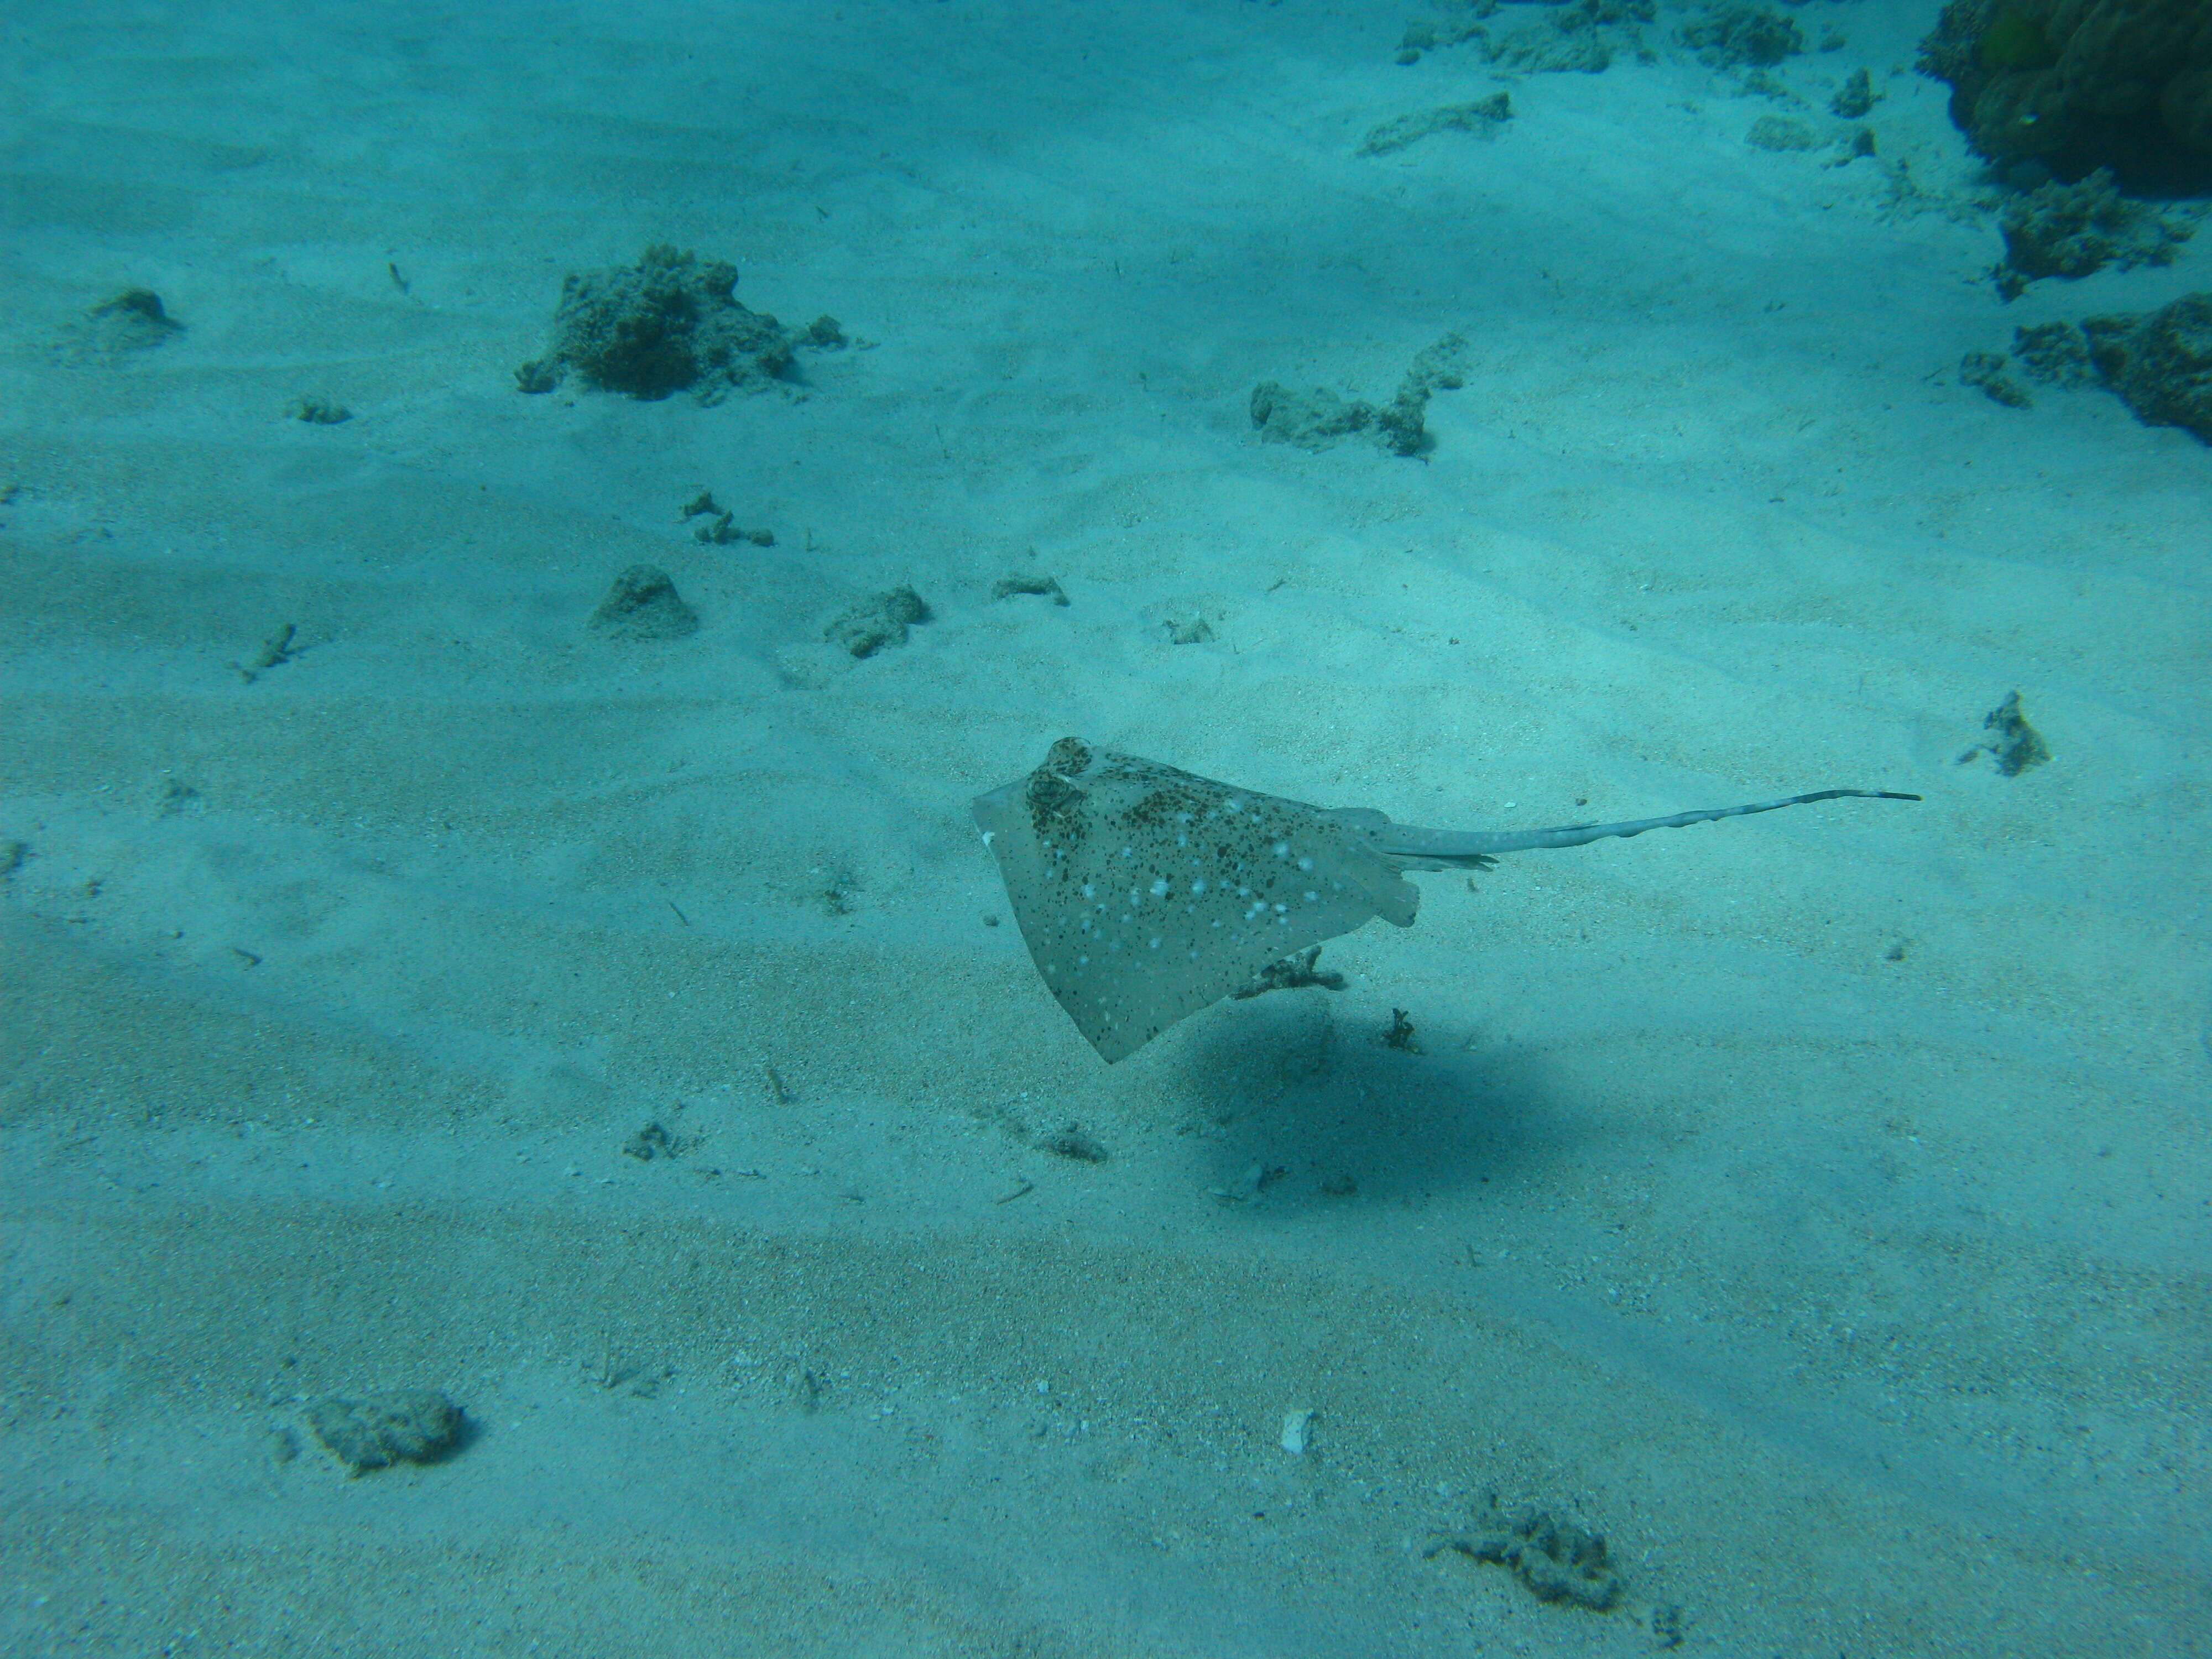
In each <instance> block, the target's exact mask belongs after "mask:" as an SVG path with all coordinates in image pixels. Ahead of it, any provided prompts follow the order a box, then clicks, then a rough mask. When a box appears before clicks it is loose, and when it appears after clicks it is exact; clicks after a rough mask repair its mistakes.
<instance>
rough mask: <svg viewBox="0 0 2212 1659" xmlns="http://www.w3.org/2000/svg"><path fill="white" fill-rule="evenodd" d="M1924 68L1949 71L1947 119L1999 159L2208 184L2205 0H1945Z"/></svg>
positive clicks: (1942, 75)
mask: <svg viewBox="0 0 2212 1659" xmlns="http://www.w3.org/2000/svg"><path fill="white" fill-rule="evenodd" d="M1920 68H1921V70H1923V72H1924V73H1926V74H1929V75H1932V76H1936V78H1937V79H1939V80H1942V81H1946V82H1949V83H1950V87H1951V118H1952V119H1953V120H1954V121H1956V122H1957V123H1958V125H1959V126H1960V129H1961V130H1962V131H1965V133H1966V136H1967V138H1968V140H1969V141H1970V142H1971V143H1972V145H1973V147H1974V149H1975V150H1976V151H1977V152H1978V154H1980V155H1984V156H1986V157H1987V158H1988V159H1989V160H1990V161H1994V162H1996V163H1998V164H1999V165H2000V166H2014V165H2017V164H2020V163H2022V162H2028V163H2040V164H2041V165H2042V166H2043V167H2047V168H2049V169H2050V171H2051V173H2054V174H2056V175H2057V177H2059V178H2061V179H2080V178H2081V177H2083V176H2085V175H2086V174H2087V173H2092V172H2093V171H2094V170H2096V169H2097V168H2099V167H2111V168H2112V169H2113V171H2114V172H2115V173H2118V176H2119V178H2120V180H2121V182H2122V183H2123V184H2124V185H2127V186H2129V187H2130V188H2135V189H2144V188H2158V189H2174V190H2184V191H2187V190H2197V189H2205V188H2212V5H2208V4H2207V3H2206V0H1949V3H1948V4H1947V5H1946V6H1945V7H1944V8H1943V12H1942V17H1941V18H1940V19H1939V20H1938V21H1937V22H1936V28H1935V32H1934V33H1931V34H1929V36H1928V38H1927V39H1926V40H1923V41H1922V42H1921V57H1920Z"/></svg>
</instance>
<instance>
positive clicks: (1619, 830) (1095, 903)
mask: <svg viewBox="0 0 2212 1659" xmlns="http://www.w3.org/2000/svg"><path fill="white" fill-rule="evenodd" d="M1845 796H1859V797H1863V798H1864V799H1869V800H1918V799H1920V797H1919V796H1917V795H1901V794H1897V793H1893V792H1892V791H1889V790H1887V789H1821V790H1818V791H1816V792H1814V793H1812V794H1809V795H1792V796H1790V798H1789V799H1786V800H1765V801H1756V802H1753V804H1752V805H1748V806H1715V807H1709V808H1707V809H1705V811H1697V812H1677V813H1674V815H1673V816H1672V817H1663V818H1638V819H1636V820H1634V821H1632V822H1630V823H1570V824H1565V825H1563V826H1561V827H1559V828H1558V829H1419V828H1416V827H1415V826H1413V825H1412V824H1407V823H1391V822H1390V820H1389V818H1387V817H1384V816H1383V814H1382V813H1380V812H1376V811H1370V810H1368V809H1366V808H1364V807H1349V806H1335V807H1330V806H1312V805H1308V804H1307V803H1305V802H1304V801H1302V800H1288V799H1284V798H1283V797H1281V796H1279V795H1262V794H1260V793H1257V792H1256V791H1254V790H1250V789H1239V788H1237V787H1235V786H1234V785H1231V784H1226V783H1217V782H1215V781H1213V780H1212V778H1201V777H1200V776H1198V775H1196V774H1194V773H1190V772H1179V771H1177V770H1176V769H1175V768H1174V767H1172V766H1164V765H1162V764H1160V763H1158V761H1148V760H1139V759H1138V758H1137V757H1135V756H1133V755H1117V754H1115V753H1114V752H1113V751H1112V750H1105V749H1094V748H1092V747H1091V745H1090V744H1087V743H1085V742H1084V741H1083V739H1082V738H1061V739H1060V741H1059V742H1058V743H1056V744H1053V746H1052V750H1051V752H1050V753H1048V754H1047V755H1046V756H1045V758H1044V764H1043V765H1042V766H1040V767H1038V768H1037V769H1036V771H1034V772H1032V773H1030V775H1029V776H1027V777H1025V778H1022V779H1019V780H1018V781H1015V782H1013V783H1010V784H1008V785H1006V787H1004V788H1002V789H994V790H993V791H991V793H988V794H987V795H978V796H977V797H976V798H975V822H976V823H977V824H978V825H979V826H981V829H982V831H983V841H984V843H985V845H987V846H988V847H989V848H990V849H991V851H992V853H993V854H995V855H996V857H997V858H998V860H999V873H1000V876H1001V877H1002V878H1004V879H1005V881H1006V896H1007V898H1008V899H1010V900H1011V901H1012V903H1013V907H1014V918H1015V920H1016V921H1018V923H1019V924H1020V926H1021V930H1022V938H1023V939H1024V941H1026V942H1027V944H1028V945H1029V947H1030V958H1031V960H1033V961H1034V962H1035V963H1036V967H1037V972H1038V973H1039V974H1040V975H1042V976H1043V979H1044V982H1045V986H1046V988H1047V989H1048V990H1050V991H1051V993H1052V994H1053V996H1054V999H1056V1000H1058V1002H1059V1003H1060V1006H1061V1007H1062V1008H1064V1009H1066V1011H1067V1017H1068V1018H1070V1019H1072V1020H1073V1021H1074V1022H1075V1029H1076V1030H1079V1031H1080V1032H1082V1033H1083V1035H1084V1036H1085V1038H1087V1039H1088V1040H1089V1041H1090V1043H1091V1047H1092V1048H1096V1049H1097V1051H1098V1052H1099V1054H1101V1055H1103V1057H1104V1058H1105V1060H1107V1062H1108V1063H1109V1065H1110V1064H1111V1063H1112V1062H1114V1061H1115V1060H1122V1059H1126V1058H1127V1056H1128V1055H1130V1054H1134V1053H1136V1051H1137V1050H1138V1049H1139V1048H1143V1047H1144V1046H1145V1044H1146V1043H1147V1042H1151V1041H1152V1039H1153V1038H1154V1037H1156V1036H1158V1035H1159V1034H1160V1033H1161V1032H1163V1031H1164V1030H1167V1029H1168V1027H1169V1026H1170V1025H1172V1024H1175V1023H1176V1021H1177V1020H1179V1019H1182V1018H1184V1017H1185V1016H1187V1015H1189V1014H1194V1013H1196V1012H1198V1011H1199V1010H1200V1009H1201V1008H1204V1007H1206V1006H1210V1005H1211V1004H1212V1003H1215V1002H1218V1001H1219V1000H1221V999H1222V998H1224V997H1227V996H1233V995H1235V994H1237V993H1238V992H1240V991H1246V992H1249V991H1250V990H1251V989H1253V988H1254V987H1255V985H1259V986H1261V987H1264V985H1265V984H1266V983H1267V981H1265V980H1264V979H1263V978H1262V976H1263V975H1266V973H1267V969H1269V968H1270V967H1272V966H1274V965H1275V964H1278V963H1283V962H1284V961H1285V958H1288V957H1292V956H1294V955H1295V954H1296V953H1297V952H1298V951H1303V950H1304V949H1306V948H1307V947H1308V946H1309V945H1318V944H1319V943H1320V942H1321V941H1322V940H1323V939H1334V938H1336V937H1337V936H1338V935H1339V934H1340V933H1350V932H1351V931H1352V929H1353V928H1355V927H1361V926H1363V925H1364V923H1366V922H1367V921H1370V919H1371V918H1373V917H1376V916H1381V917H1382V918H1383V920H1384V921H1389V922H1393V923H1395V924H1396V925H1397V926H1398V927H1410V926H1411V925H1412V924H1413V912H1414V910H1415V908H1417V907H1418V905H1419V902H1420V890H1419V889H1418V888H1417V887H1415V886H1414V885H1413V883H1411V882H1410V881H1407V879H1406V878H1405V877H1404V875H1403V874H1402V873H1401V872H1404V871H1407V870H1486V869H1488V868H1489V867H1490V866H1491V865H1492V864H1493V863H1494V862H1496V860H1497V856H1498V854H1501V853H1519V852H1524V851H1527V850H1528V849H1529V848H1543V847H1580V846H1583V844H1584V843H1586V842H1593V841H1600V840H1602V839H1604V838H1605V837H1607V836H1640V835H1642V834H1643V833H1644V831H1645V830H1647V829H1674V828H1675V827H1677V826H1679V825H1681V824H1686V823H1711V822H1712V821H1713V820H1714V819H1716V818H1733V817H1742V816H1743V815H1745V814H1746V813H1749V812H1771V811H1777V810H1778V809H1779V808H1781V807H1784V806H1801V805H1805V804H1806V803H1807V802H1809V801H1818V800H1838V799H1843V798H1844V797H1845ZM1280 977H1281V976H1280V975H1278V981H1279V979H1280Z"/></svg>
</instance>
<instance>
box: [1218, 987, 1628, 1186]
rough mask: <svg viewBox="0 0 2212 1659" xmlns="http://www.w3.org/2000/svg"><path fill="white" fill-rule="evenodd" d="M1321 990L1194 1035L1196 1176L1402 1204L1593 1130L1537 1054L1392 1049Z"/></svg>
mask: <svg viewBox="0 0 2212 1659" xmlns="http://www.w3.org/2000/svg"><path fill="white" fill-rule="evenodd" d="M1386 1035H1387V1026H1382V1025H1377V1024H1376V1023H1375V1022H1373V1021H1372V1020H1367V1019H1360V1018H1344V1017H1343V1016H1342V1015H1341V1014H1340V1012H1338V1009H1337V1006H1335V1005H1334V1004H1333V1003H1332V1002H1330V1001H1328V1000H1327V996H1326V994H1325V993H1319V992H1316V993H1301V994H1297V996H1296V1000H1293V999H1292V998H1290V997H1285V998H1282V999H1281V1000H1279V1001H1278V1002H1277V1003H1276V1004H1275V1006H1272V1007H1264V1008H1263V1007H1257V1006H1250V1005H1247V1006H1246V1007H1245V1008H1243V1009H1241V1010H1239V1011H1238V1012H1237V1015H1236V1017H1235V1018H1226V1019H1221V1020H1218V1021H1216V1022H1213V1023H1212V1024H1210V1025H1208V1026H1206V1027H1203V1028H1201V1029H1200V1030H1197V1031H1195V1032H1194V1033H1192V1035H1191V1038H1190V1041H1189V1044H1188V1048H1187V1050H1186V1052H1185V1055H1184V1060H1183V1064H1182V1071H1183V1073H1184V1083H1185V1085H1186V1087H1187V1089H1188V1093H1189V1097H1190V1098H1191V1099H1193V1100H1194V1102H1197V1103H1200V1105H1199V1111H1200V1120H1199V1127H1198V1133H1200V1135H1201V1136H1202V1137H1203V1152H1202V1154H1201V1163H1200V1178H1201V1179H1202V1180H1203V1181H1204V1182H1205V1184H1206V1187H1207V1188H1208V1189H1209V1190H1212V1191H1213V1192H1216V1193H1218V1194H1221V1195H1223V1196H1225V1197H1226V1198H1229V1199H1231V1200H1243V1199H1250V1198H1254V1197H1256V1196H1258V1195H1259V1194H1261V1193H1262V1192H1264V1193H1265V1194H1267V1201H1268V1206H1269V1207H1270V1208H1271V1209H1273V1210H1275V1211H1277V1212H1281V1211H1283V1210H1284V1209H1285V1208H1304V1207H1308V1206H1328V1205H1338V1204H1343V1203H1346V1202H1367V1203H1372V1202H1377V1201H1389V1202H1398V1201H1405V1200H1418V1199H1419V1198H1420V1197H1422V1196H1424V1195H1426V1194H1434V1193H1437V1192H1440V1191H1446V1190H1451V1189H1455V1188H1461V1187H1465V1186H1468V1185H1471V1184H1476V1183H1480V1182H1491V1181H1494V1180H1499V1179H1510V1178H1511V1176H1513V1175H1514V1173H1515V1172H1516V1170H1519V1169H1521V1168H1522V1167H1524V1166H1526V1165H1528V1164H1533V1163H1538V1162H1550V1161H1553V1160H1556V1159H1559V1158H1570V1159H1571V1158H1574V1157H1575V1156H1576V1155H1577V1153H1576V1146H1575V1144H1574V1143H1576V1142H1577V1141H1579V1140H1580V1139H1582V1138H1583V1135H1584V1133H1586V1132H1585V1131H1584V1130H1583V1129H1582V1128H1581V1127H1578V1126H1577V1124H1576V1122H1575V1121H1574V1117H1573V1115H1571V1114H1570V1113H1567V1112H1565V1111H1563V1110H1561V1109H1559V1103H1557V1102H1555V1100H1554V1098H1553V1092H1554V1091H1553V1088H1552V1086H1551V1085H1550V1083H1549V1081H1548V1080H1547V1067H1546V1066H1545V1065H1544V1062H1543V1060H1542V1059H1541V1056H1538V1055H1536V1054H1528V1053H1525V1052H1516V1051H1515V1050H1512V1049H1510V1048H1499V1049H1491V1050H1483V1049H1464V1048H1452V1049H1450V1050H1446V1051H1439V1052H1431V1053H1421V1052H1416V1051H1409V1050H1405V1049H1400V1048H1392V1047H1391V1046H1389V1043H1388V1042H1386V1041H1385V1036H1386Z"/></svg>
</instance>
